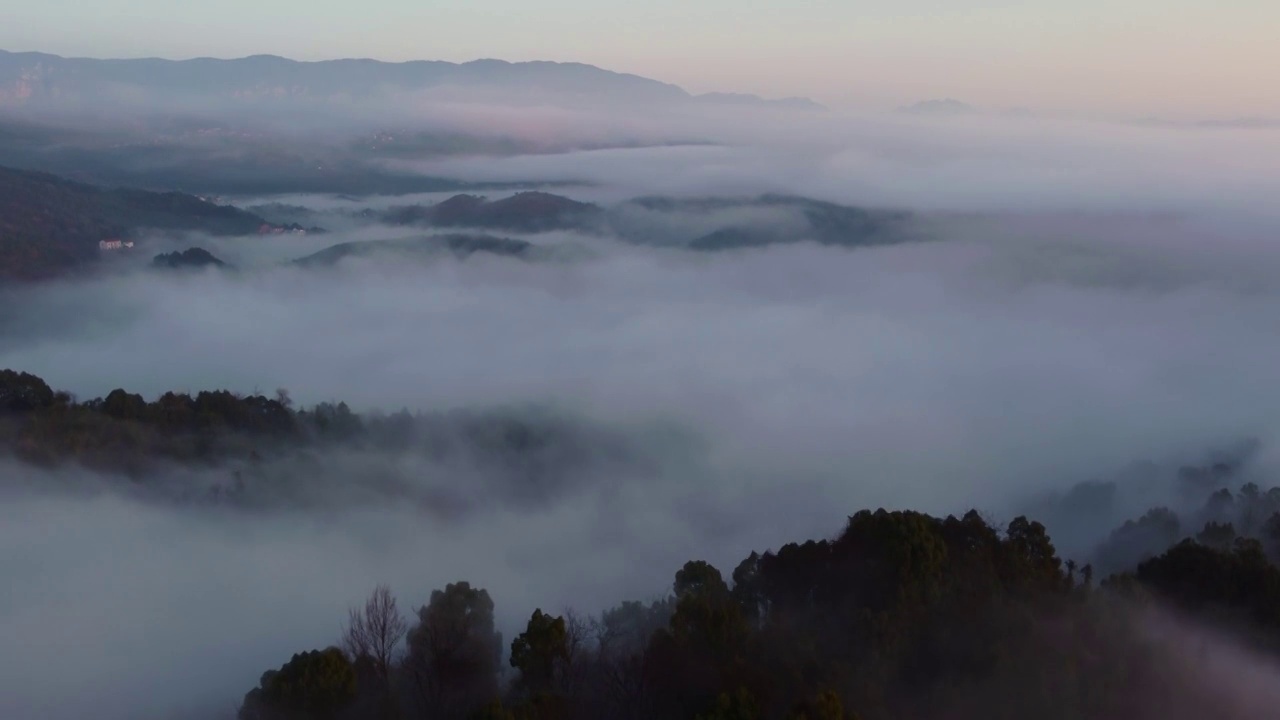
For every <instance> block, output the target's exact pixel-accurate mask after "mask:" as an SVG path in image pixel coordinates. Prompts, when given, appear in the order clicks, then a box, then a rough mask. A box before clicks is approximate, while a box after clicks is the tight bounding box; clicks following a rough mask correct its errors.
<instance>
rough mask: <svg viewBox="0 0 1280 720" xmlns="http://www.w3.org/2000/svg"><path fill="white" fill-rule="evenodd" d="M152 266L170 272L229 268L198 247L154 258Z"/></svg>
mask: <svg viewBox="0 0 1280 720" xmlns="http://www.w3.org/2000/svg"><path fill="white" fill-rule="evenodd" d="M151 264H152V265H153V266H155V267H158V268H164V269H168V270H179V269H182V268H196V269H198V268H206V267H219V268H220V267H226V266H227V264H226V263H224V262H222V261H221V260H219V259H218V258H216V257H214V255H213V253H211V252H209V251H208V250H205V249H204V248H198V247H193V248H187V249H186V250H183V251H182V252H171V253H161V254H160V255H156V256H155V257H154V258H152V260H151Z"/></svg>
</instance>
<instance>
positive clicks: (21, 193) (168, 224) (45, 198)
mask: <svg viewBox="0 0 1280 720" xmlns="http://www.w3.org/2000/svg"><path fill="white" fill-rule="evenodd" d="M264 224H266V221H264V220H263V219H262V218H260V217H258V216H257V215H254V214H253V213H249V212H245V211H244V210H240V209H238V208H234V207H230V206H226V205H215V204H213V203H209V202H206V201H204V200H201V199H200V198H198V197H195V196H193V195H186V194H183V193H177V192H165V193H155V192H147V191H144V190H133V189H127V188H101V187H96V186H93V185H86V184H84V183H78V182H74V181H71V180H66V179H64V178H60V177H57V176H54V175H48V174H45V173H38V172H30V171H26V170H16V169H12V168H4V167H0V280H39V279H44V278H50V277H55V276H58V275H61V274H63V273H66V272H69V271H72V270H75V269H77V268H82V267H85V266H88V265H91V264H92V263H94V262H96V261H97V260H98V258H99V255H100V250H99V249H98V243H99V242H101V241H104V240H116V239H129V238H131V237H133V236H135V235H136V234H137V233H139V232H140V231H142V230H144V229H159V230H175V231H184V230H198V231H201V232H207V233H210V234H214V235H247V234H251V233H256V232H258V230H259V228H260V227H261V226H262V225H264Z"/></svg>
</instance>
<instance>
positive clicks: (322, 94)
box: [0, 50, 821, 107]
mask: <svg viewBox="0 0 1280 720" xmlns="http://www.w3.org/2000/svg"><path fill="white" fill-rule="evenodd" d="M448 86H458V87H478V88H501V89H510V90H512V91H519V92H524V93H534V94H536V93H545V92H551V93H563V94H569V95H576V96H589V97H594V98H598V99H613V100H627V101H632V102H646V103H654V102H657V103H681V102H691V101H697V102H700V103H713V104H715V103H729V104H744V103H745V104H755V105H770V106H772V105H777V106H783V107H821V106H818V105H817V103H814V102H813V101H811V100H806V99H804V98H787V99H784V100H777V101H774V100H765V99H762V98H758V97H755V96H751V95H730V94H722V93H711V94H708V95H700V96H695V95H692V94H690V93H688V92H686V91H685V90H684V89H682V88H680V87H679V86H676V85H673V84H670V83H665V82H661V81H658V80H653V79H650V78H645V77H641V76H639V75H632V74H628V73H619V72H613V71H611V70H605V69H602V68H598V67H595V66H594V65H587V64H584V63H563V62H549V61H531V62H516V63H512V62H507V61H505V60H494V59H483V60H473V61H471V62H465V63H452V62H446V61H442V60H415V61H409V62H399V63H392V62H382V61H378V60H371V59H342V60H323V61H315V62H303V61H297V60H290V59H287V58H283V57H279V56H275V55H252V56H249V57H243V58H236V59H215V58H194V59H190V60H165V59H160V58H142V59H125V60H104V59H92V58H66V57H61V56H58V55H50V54H46V53H38V52H22V53H14V52H7V51H4V50H0V107H4V106H19V105H34V104H39V103H41V102H47V101H59V100H62V101H76V100H93V99H95V98H100V97H105V96H110V95H111V94H112V93H120V92H125V93H128V92H130V91H132V92H137V91H143V92H147V91H150V92H158V93H163V94H165V95H166V96H175V97H176V96H189V95H191V94H193V91H194V90H195V89H198V90H199V92H200V93H201V94H203V95H206V96H217V97H223V98H226V97H231V98H239V99H242V100H254V99H260V100H270V99H287V98H309V99H333V98H359V97H364V96H368V95H371V94H373V93H376V92H378V91H381V90H387V89H392V90H426V89H430V88H439V87H448Z"/></svg>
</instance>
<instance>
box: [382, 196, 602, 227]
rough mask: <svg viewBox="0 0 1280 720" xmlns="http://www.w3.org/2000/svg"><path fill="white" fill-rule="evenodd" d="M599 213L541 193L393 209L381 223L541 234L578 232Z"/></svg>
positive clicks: (463, 198)
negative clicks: (556, 231) (552, 231)
mask: <svg viewBox="0 0 1280 720" xmlns="http://www.w3.org/2000/svg"><path fill="white" fill-rule="evenodd" d="M600 213H601V210H600V208H599V207H598V206H596V205H593V204H591V203H583V202H578V201H576V200H572V199H570V198H567V197H563V196H560V195H552V194H550V193H544V192H536V191H534V192H522V193H516V194H515V195H512V196H511V197H507V198H503V199H501V200H488V199H486V198H484V197H480V196H477V195H455V196H453V197H451V198H449V199H448V200H445V201H443V202H440V203H437V204H435V205H404V206H398V207H392V208H390V209H389V210H387V212H386V213H385V214H383V216H382V218H381V219H382V221H383V222H387V223H391V224H393V225H430V226H438V227H478V228H492V229H498V230H509V231H514V232H544V231H547V230H567V229H574V228H581V227H583V226H584V225H586V224H589V223H592V222H594V221H595V220H596V219H597V218H598V217H599V216H600Z"/></svg>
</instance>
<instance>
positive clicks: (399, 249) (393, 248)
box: [294, 234, 534, 267]
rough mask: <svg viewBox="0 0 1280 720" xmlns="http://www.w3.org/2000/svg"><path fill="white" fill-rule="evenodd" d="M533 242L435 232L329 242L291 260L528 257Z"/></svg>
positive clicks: (324, 263)
mask: <svg viewBox="0 0 1280 720" xmlns="http://www.w3.org/2000/svg"><path fill="white" fill-rule="evenodd" d="M533 249H534V245H533V244H532V243H529V242H526V241H524V240H513V239H511V238H503V237H494V236H492V235H456V234H455V235H435V236H431V237H425V238H411V239H407V240H365V241H357V242H345V243H338V244H337V245H332V246H330V247H327V248H325V249H324V250H321V251H319V252H316V253H312V254H311V255H307V256H306V257H302V258H299V259H297V260H294V264H296V265H298V266H301V267H328V266H332V265H336V264H337V263H339V262H341V261H342V260H345V259H347V258H374V257H399V258H404V259H412V258H417V259H430V258H434V257H440V256H451V257H455V258H458V259H464V258H467V257H470V256H471V255H474V254H476V253H484V254H489V255H496V256H499V257H513V258H520V259H527V258H529V257H530V256H531V255H532V251H533Z"/></svg>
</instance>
